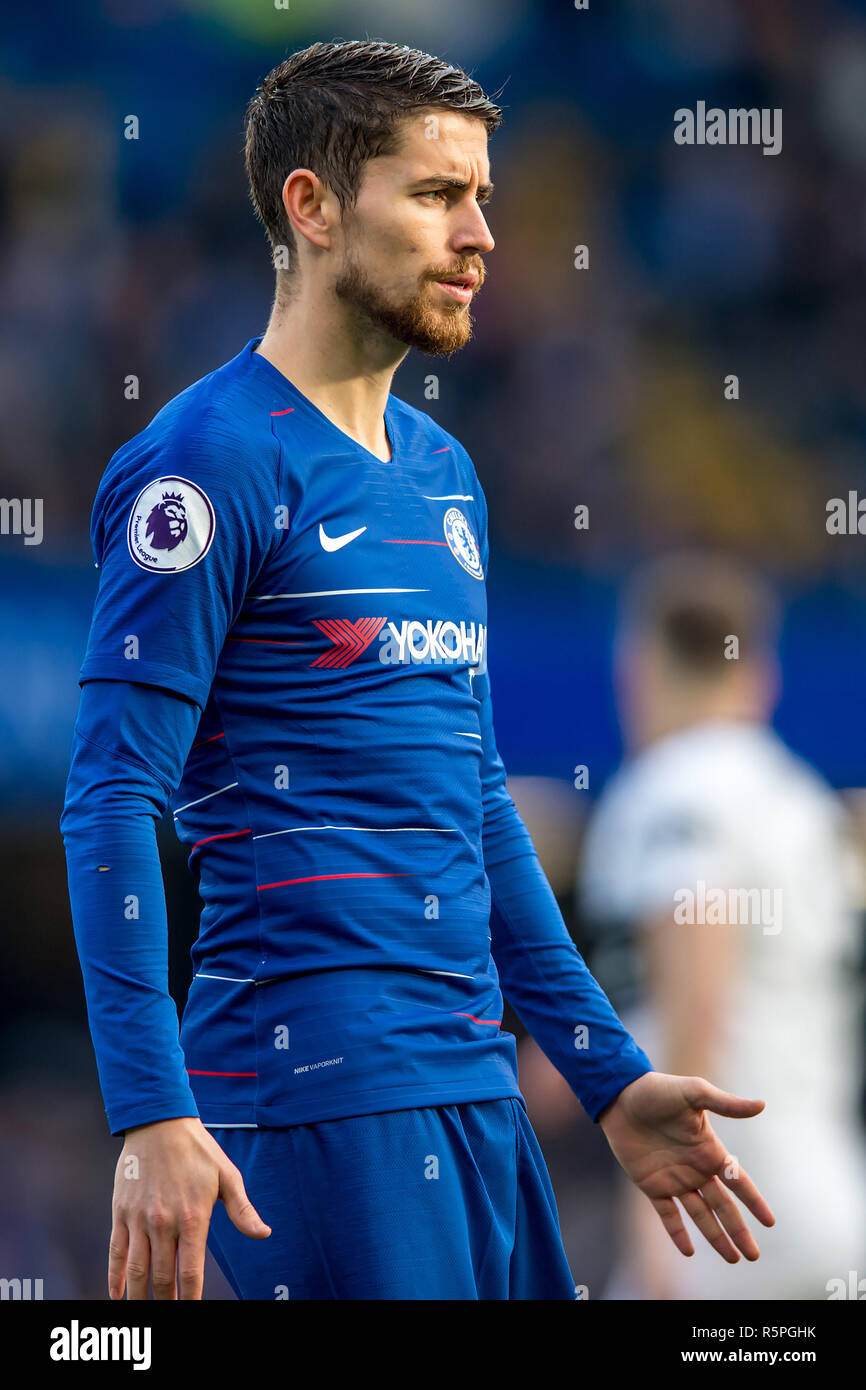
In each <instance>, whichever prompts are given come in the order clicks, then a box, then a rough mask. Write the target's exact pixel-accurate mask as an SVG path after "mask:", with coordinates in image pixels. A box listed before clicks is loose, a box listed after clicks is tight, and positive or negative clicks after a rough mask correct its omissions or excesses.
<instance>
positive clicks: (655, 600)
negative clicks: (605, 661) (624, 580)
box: [620, 553, 779, 679]
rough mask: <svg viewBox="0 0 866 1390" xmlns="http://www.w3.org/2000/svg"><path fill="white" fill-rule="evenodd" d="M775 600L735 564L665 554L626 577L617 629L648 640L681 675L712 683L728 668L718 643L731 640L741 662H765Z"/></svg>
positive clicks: (774, 633) (775, 618) (773, 633)
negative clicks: (628, 579) (761, 659)
mask: <svg viewBox="0 0 866 1390" xmlns="http://www.w3.org/2000/svg"><path fill="white" fill-rule="evenodd" d="M778 626H779V611H778V602H777V600H776V596H775V594H774V593H773V591H772V589H771V588H770V586H769V585H768V584H767V583H766V581H765V580H764V579H763V578H762V577H761V576H760V575H759V574H757V573H756V572H754V571H752V570H751V569H750V568H748V567H747V566H746V565H744V564H743V563H742V562H741V561H739V560H733V559H730V558H729V557H727V556H725V555H717V554H712V555H711V554H693V553H690V554H685V553H683V554H679V555H668V556H665V557H663V558H662V559H660V560H657V561H655V563H653V564H651V565H649V566H648V567H647V568H646V569H643V570H641V571H640V572H639V573H638V574H636V575H634V576H633V578H632V580H631V583H630V585H629V588H628V590H627V591H626V594H625V597H624V600H623V603H622V607H621V616H620V627H621V631H622V633H623V635H624V636H625V637H626V638H629V637H636V638H638V639H642V638H643V639H646V638H648V639H649V640H650V641H652V642H655V643H657V644H658V645H659V646H660V647H661V649H662V651H663V652H664V654H665V656H666V658H667V659H668V660H669V661H670V662H671V664H672V665H673V666H675V667H676V669H677V670H678V671H680V672H681V673H682V674H683V675H684V676H686V675H688V676H694V677H697V678H699V679H700V678H710V679H711V678H713V677H715V676H721V675H723V674H725V673H726V672H727V671H729V670H731V669H732V667H731V665H730V664H729V663H728V662H727V661H726V660H725V655H724V654H725V643H726V640H727V638H728V637H730V636H736V637H737V639H738V643H739V657H740V659H741V660H745V661H748V660H751V659H754V658H755V657H759V656H768V655H770V653H771V652H772V650H773V648H774V646H775V644H776V640H777V638H778Z"/></svg>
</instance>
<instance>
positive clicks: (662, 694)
mask: <svg viewBox="0 0 866 1390" xmlns="http://www.w3.org/2000/svg"><path fill="white" fill-rule="evenodd" d="M732 639H735V640H733V641H732ZM774 646H775V616H774V601H773V598H772V596H771V594H770V593H769V592H768V591H767V590H765V588H764V587H763V585H762V584H761V583H760V582H759V581H757V580H756V579H754V578H751V577H748V576H746V575H745V574H744V573H743V572H742V571H740V570H739V569H738V568H736V567H734V566H733V565H732V564H730V563H728V562H726V561H724V560H721V559H707V558H703V559H702V558H694V557H693V558H687V557H680V558H679V559H677V558H673V559H669V560H667V561H663V562H661V563H659V564H657V565H656V566H655V567H654V568H652V569H651V570H649V571H648V572H646V573H644V574H642V575H640V576H638V579H637V581H636V582H635V584H634V586H633V589H632V591H631V595H630V598H629V600H628V601H627V602H626V604H625V606H624V611H623V615H622V620H621V623H620V629H619V637H618V642H617V653H616V682H617V698H618V703H619V710H620V717H621V721H622V726H623V733H624V738H625V742H626V745H627V750H628V753H629V757H628V759H627V761H626V763H625V764H624V766H623V767H622V768H621V769H620V770H619V772H618V773H617V774H616V775H615V776H614V777H613V778H612V780H611V781H610V782H609V783H608V785H607V787H606V788H605V791H604V793H603V794H602V796H601V798H600V801H599V805H598V808H597V810H596V813H595V815H594V817H593V819H592V821H591V823H590V827H589V830H588V833H587V839H586V842H585V847H584V855H583V859H582V872H581V875H580V882H579V892H580V897H581V903H582V909H583V913H584V916H585V918H586V920H587V921H588V922H589V923H590V924H592V928H593V932H594V933H595V935H596V939H597V940H599V942H600V951H599V955H598V958H597V960H596V961H595V963H594V968H595V973H596V975H597V977H598V978H599V980H600V982H601V984H602V985H603V987H604V988H606V989H612V988H613V983H614V981H613V979H609V978H608V973H607V972H606V969H605V955H606V954H607V955H608V960H609V962H610V963H611V965H612V969H613V974H615V973H616V966H615V961H616V958H617V957H619V959H620V960H622V958H623V957H622V953H623V949H624V948H625V949H626V951H627V945H626V943H627V942H628V941H630V942H631V943H632V947H633V955H632V959H633V961H634V964H635V966H636V973H635V977H634V979H633V985H634V990H633V996H632V1005H631V1007H630V1008H629V1007H628V1006H624V1005H622V1004H621V1005H620V1013H621V1015H622V1018H623V1021H624V1023H625V1026H626V1027H627V1028H628V1029H630V1030H631V1032H632V1033H634V1034H636V1035H637V1036H638V1037H640V1038H641V1039H642V1040H643V1042H644V1045H645V1046H646V1048H647V1049H648V1051H649V1054H650V1056H652V1057H654V1058H656V1059H657V1060H656V1065H657V1066H658V1067H660V1068H662V1069H664V1070H665V1071H668V1072H678V1073H681V1074H691V1075H698V1076H712V1077H713V1078H714V1079H715V1081H716V1082H717V1084H718V1085H720V1086H724V1087H727V1088H728V1089H729V1090H731V1091H734V1092H736V1093H738V1094H740V1095H748V1096H760V1097H761V1098H762V1099H763V1100H765V1101H766V1109H765V1111H764V1112H763V1114H762V1115H760V1116H759V1117H758V1118H757V1119H756V1120H755V1123H754V1124H753V1125H752V1126H750V1128H749V1132H748V1134H745V1133H743V1132H742V1130H741V1131H740V1132H739V1133H737V1132H736V1126H734V1125H732V1124H731V1122H730V1121H725V1120H724V1119H720V1120H719V1121H718V1126H719V1131H720V1134H721V1137H722V1139H723V1140H727V1142H728V1143H729V1144H730V1145H731V1153H732V1154H733V1155H734V1156H735V1157H736V1158H738V1159H739V1160H740V1161H741V1162H742V1164H743V1165H744V1166H745V1167H746V1169H747V1170H748V1171H749V1172H751V1173H752V1174H753V1176H754V1178H755V1181H756V1182H757V1183H758V1184H759V1185H761V1186H764V1187H766V1188H767V1189H770V1188H771V1189H772V1192H773V1201H774V1211H775V1215H776V1225H775V1227H773V1228H772V1229H771V1230H766V1231H762V1233H761V1239H760V1246H761V1258H760V1260H758V1261H757V1262H756V1263H754V1264H749V1265H746V1264H745V1263H741V1264H740V1265H738V1266H729V1265H726V1264H724V1263H723V1262H722V1261H721V1260H719V1259H718V1258H717V1257H715V1256H714V1252H713V1251H712V1250H711V1249H710V1248H709V1247H707V1248H705V1249H702V1248H701V1246H700V1245H698V1244H697V1243H696V1242H694V1243H695V1254H694V1256H693V1257H692V1258H690V1259H687V1260H684V1259H682V1257H681V1256H679V1255H678V1253H677V1251H676V1250H675V1249H674V1247H673V1246H672V1244H671V1242H670V1241H669V1240H668V1239H667V1237H666V1235H665V1233H664V1231H663V1230H662V1228H661V1226H660V1223H659V1222H658V1220H657V1219H656V1217H655V1213H654V1212H653V1210H652V1208H651V1207H650V1206H649V1204H648V1203H647V1202H646V1201H645V1200H643V1199H642V1198H641V1195H640V1193H637V1192H635V1193H634V1195H632V1194H631V1193H628V1192H626V1191H624V1192H623V1197H622V1208H621V1211H622V1216H623V1222H622V1231H621V1247H620V1249H621V1253H620V1256H619V1258H618V1262H617V1264H616V1267H615V1269H614V1272H613V1275H612V1278H611V1280H610V1282H609V1283H608V1286H607V1288H606V1290H605V1293H604V1297H605V1298H650V1299H651V1298H656V1299H658V1298H673V1299H689V1298H698V1299H724V1298H734V1299H749V1298H758V1299H816V1298H827V1297H829V1295H830V1291H831V1289H832V1288H833V1287H834V1286H833V1285H830V1286H829V1288H828V1281H831V1280H834V1279H836V1280H838V1279H841V1280H844V1281H845V1284H846V1286H847V1284H848V1281H849V1272H850V1271H852V1270H853V1271H857V1274H858V1278H859V1277H862V1276H863V1275H866V1141H864V1134H863V1128H862V1124H861V1121H860V1117H859V1114H858V1087H859V1082H860V1075H861V1064H862V1022H861V1019H862V1013H861V1010H862V993H863V991H862V978H861V973H860V960H861V952H862V946H861V943H860V940H859V934H860V931H861V926H860V919H859V916H858V912H857V906H858V904H857V901H856V900H857V883H856V875H855V871H854V867H853V864H854V860H853V849H852V848H851V845H850V843H849V842H848V841H847V839H846V831H845V825H844V814H843V810H842V806H841V803H840V801H839V800H838V799H837V797H836V796H835V795H834V793H833V792H832V790H831V789H830V787H829V786H828V785H827V784H825V782H824V781H823V780H822V779H821V777H820V776H819V775H818V774H817V773H816V772H815V771H814V770H813V769H812V768H811V767H809V766H808V765H807V764H806V763H804V762H803V761H802V760H801V759H799V758H798V757H796V756H795V755H794V754H793V753H792V752H790V750H789V749H788V748H787V747H786V746H785V744H784V743H783V742H782V741H781V739H780V738H779V737H778V736H777V735H776V734H775V733H774V732H773V730H772V729H771V728H770V727H769V722H768V721H769V719H770V717H771V715H772V712H773V708H774V705H775V702H776V698H777V694H778V675H777V667H776V660H775V650H774ZM825 717H827V718H832V710H829V709H828V710H827V711H826V716H825ZM757 890H761V891H757ZM606 948H607V951H606Z"/></svg>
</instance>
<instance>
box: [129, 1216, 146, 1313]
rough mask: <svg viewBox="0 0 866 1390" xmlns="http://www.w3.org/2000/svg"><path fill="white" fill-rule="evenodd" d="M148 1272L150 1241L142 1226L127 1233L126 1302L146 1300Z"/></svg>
mask: <svg viewBox="0 0 866 1390" xmlns="http://www.w3.org/2000/svg"><path fill="white" fill-rule="evenodd" d="M149 1271H150V1241H149V1240H148V1238H147V1232H146V1231H145V1229H144V1227H143V1226H135V1227H133V1229H132V1230H131V1231H130V1233H129V1252H128V1254H127V1256H126V1298H127V1301H128V1302H130V1301H133V1300H138V1299H146V1298H147V1276H148V1273H149Z"/></svg>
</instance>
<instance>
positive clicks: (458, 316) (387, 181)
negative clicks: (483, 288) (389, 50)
mask: <svg viewBox="0 0 866 1390" xmlns="http://www.w3.org/2000/svg"><path fill="white" fill-rule="evenodd" d="M491 188H492V185H491V184H490V166H489V163H488V160H487V131H486V129H485V126H484V123H483V122H482V121H480V120H478V119H477V118H475V117H469V116H462V115H459V114H458V113H456V112H452V111H447V110H443V109H441V108H439V109H436V108H431V110H430V112H429V113H427V112H421V113H414V114H413V115H412V116H411V117H407V118H406V119H405V120H404V121H403V123H402V125H401V130H400V145H399V148H398V150H397V151H396V152H395V153H394V154H390V155H383V156H381V157H379V158H378V159H372V160H370V161H369V162H368V163H367V164H366V165H365V168H364V173H363V178H362V182H361V187H360V190H359V193H358V200H357V203H356V205H355V207H354V208H348V209H347V210H346V212H345V214H344V216H343V221H342V243H341V246H340V253H341V254H340V269H339V272H338V275H337V279H336V281H335V285H334V291H335V293H336V295H337V296H338V298H340V299H342V300H344V301H347V302H348V303H350V304H352V305H354V306H355V308H356V309H357V310H359V311H360V314H361V315H362V316H363V317H364V318H365V319H366V320H367V321H368V322H371V323H374V324H376V325H377V326H378V327H380V328H383V329H385V331H386V332H387V333H389V334H390V335H391V337H393V338H396V339H397V341H398V342H401V343H405V344H406V345H407V347H414V348H419V349H420V350H421V351H422V352H429V353H435V354H443V355H447V354H450V353H452V352H456V350H457V349H458V348H461V347H463V346H464V344H465V343H467V342H468V341H469V338H470V337H471V336H472V317H471V314H470V309H469V306H470V303H471V301H472V298H473V297H474V295H475V293H476V292H477V290H478V288H479V287H480V285H481V284H482V283H483V280H484V275H485V271H484V265H483V263H482V260H481V256H482V254H483V253H484V252H485V251H492V250H493V245H494V242H493V238H492V237H491V235H490V232H489V230H488V228H487V223H486V222H485V220H484V214H483V213H482V211H481V204H482V203H483V202H486V200H487V199H488V197H489V195H490V190H491ZM461 279H462V281H463V282H464V283H463V284H462V285H461V284H455V283H454V282H456V281H460V280H461ZM443 281H448V282H450V285H449V284H444V283H443Z"/></svg>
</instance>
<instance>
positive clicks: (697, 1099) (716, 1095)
mask: <svg viewBox="0 0 866 1390" xmlns="http://www.w3.org/2000/svg"><path fill="white" fill-rule="evenodd" d="M684 1079H685V1081H686V1087H685V1091H686V1100H687V1101H688V1103H689V1105H691V1106H693V1107H694V1108H695V1109H696V1110H710V1111H712V1113H713V1114H714V1115H730V1117H731V1119H734V1120H748V1119H751V1118H752V1116H754V1115H760V1113H761V1111H762V1110H763V1109H764V1105H765V1102H764V1101H762V1100H746V1099H745V1097H744V1096H735V1095H734V1093H733V1091H723V1090H721V1089H720V1087H718V1086H714V1085H713V1084H712V1082H711V1081H705V1080H704V1078H703V1077H702V1076H690V1077H686V1078H684Z"/></svg>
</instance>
